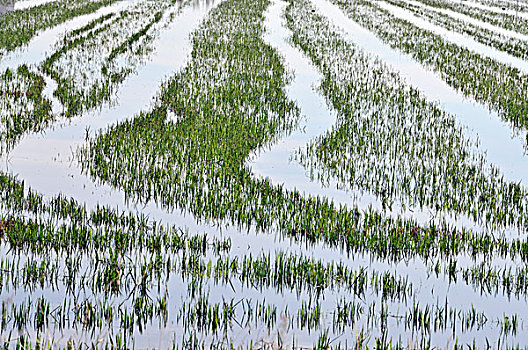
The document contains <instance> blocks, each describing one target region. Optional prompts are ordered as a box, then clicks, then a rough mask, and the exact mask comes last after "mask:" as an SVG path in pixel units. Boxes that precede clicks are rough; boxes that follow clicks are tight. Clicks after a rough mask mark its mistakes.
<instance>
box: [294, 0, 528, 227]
mask: <svg viewBox="0 0 528 350" xmlns="http://www.w3.org/2000/svg"><path fill="white" fill-rule="evenodd" d="M311 9H312V8H311V7H310V4H309V2H307V1H298V2H295V3H293V2H292V4H291V6H290V7H289V8H288V16H287V18H288V25H289V27H290V28H291V30H292V32H293V36H292V41H293V43H294V44H295V45H296V46H297V47H299V49H301V50H302V51H303V52H304V53H305V54H306V55H308V56H309V57H310V59H311V60H312V62H314V64H315V65H316V66H317V67H318V68H319V69H320V70H321V72H322V74H323V80H322V82H321V84H320V91H321V92H322V93H323V94H324V95H325V97H326V98H327V99H328V102H329V104H330V105H331V106H332V107H333V108H334V109H336V110H337V112H338V114H337V119H338V120H337V123H336V125H335V126H333V127H332V129H331V130H330V131H328V132H327V133H326V134H324V135H322V136H319V137H317V138H316V139H314V140H312V141H311V142H310V143H309V144H308V145H307V146H306V148H305V149H302V150H300V151H298V152H297V153H296V159H297V160H298V161H299V162H300V163H301V164H302V165H303V166H305V167H306V168H307V170H308V171H309V173H310V174H311V176H312V178H314V177H315V178H317V179H318V180H320V181H322V182H323V183H325V182H326V181H327V180H328V179H337V180H338V182H339V183H340V184H341V185H342V186H344V187H345V188H347V189H350V190H353V191H361V192H363V191H365V192H370V193H373V194H375V195H376V196H377V197H378V198H380V200H381V201H382V203H383V204H384V205H386V206H388V207H389V208H391V206H392V203H393V201H395V200H399V201H400V202H403V203H410V204H411V205H413V206H418V207H420V208H422V209H423V208H424V207H425V208H432V209H433V210H435V211H436V212H448V213H453V212H454V213H456V214H465V215H466V216H467V217H469V218H471V219H473V220H474V221H475V222H478V223H485V224H486V225H490V226H493V227H495V226H507V225H512V224H513V225H516V226H518V227H524V226H525V225H526V219H527V218H526V213H527V211H526V209H527V205H528V203H527V202H526V190H525V188H524V187H523V186H521V185H519V184H516V183H509V182H507V181H506V180H504V178H503V177H502V175H500V173H499V171H498V170H497V169H494V168H493V167H490V166H488V165H487V164H486V161H485V157H484V154H483V152H480V151H478V149H477V150H475V149H476V148H477V146H476V144H475V143H473V142H471V141H470V140H468V139H467V138H466V137H465V136H464V135H463V130H462V129H461V128H460V127H457V126H456V124H455V121H454V117H453V116H451V115H448V114H446V113H445V112H443V111H442V110H441V109H440V107H439V106H438V105H437V104H435V103H430V102H427V101H426V100H425V98H424V97H423V96H422V95H421V94H420V93H419V92H418V91H417V90H415V89H414V88H410V87H408V85H406V84H405V82H403V81H402V79H401V78H400V77H399V76H398V75H397V74H395V73H393V72H392V71H391V70H390V69H389V68H388V67H387V66H386V65H385V64H383V63H382V62H380V61H379V60H377V59H374V58H371V57H369V56H368V55H367V54H366V53H365V52H363V51H361V50H360V49H358V48H357V47H356V46H355V45H353V44H352V43H349V42H347V41H346V40H344V39H343V37H342V36H341V35H340V34H338V33H337V32H336V31H335V29H334V28H332V27H331V26H330V24H329V22H328V21H326V20H325V19H324V18H323V17H321V16H318V15H317V14H316V13H315V12H313V11H311ZM417 158H419V159H420V162H419V164H417V163H416V159H417Z"/></svg>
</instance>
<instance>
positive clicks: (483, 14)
mask: <svg viewBox="0 0 528 350" xmlns="http://www.w3.org/2000/svg"><path fill="white" fill-rule="evenodd" d="M418 1H420V2H422V3H424V4H426V5H429V6H432V7H436V8H441V9H448V10H451V11H455V12H458V13H462V14H464V15H466V16H470V17H473V18H475V19H478V20H481V21H484V22H487V23H490V24H493V25H495V26H497V27H502V28H504V29H508V30H512V31H515V32H519V33H523V34H528V20H527V19H525V18H524V17H519V16H516V15H512V14H509V13H506V12H504V11H501V9H499V8H497V10H496V11H492V10H490V9H485V8H478V7H474V6H470V5H467V4H465V3H464V2H463V1H457V2H453V1H446V0H418ZM511 7H512V6H511V5H510V6H509V8H511ZM504 8H505V7H504ZM513 9H514V10H518V8H517V7H514V8H513Z"/></svg>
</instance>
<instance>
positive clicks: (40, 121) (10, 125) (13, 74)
mask: <svg viewBox="0 0 528 350" xmlns="http://www.w3.org/2000/svg"><path fill="white" fill-rule="evenodd" d="M44 87H45V81H44V78H43V77H42V76H40V75H39V74H36V73H34V72H32V71H30V70H29V68H28V67H27V66H26V65H21V66H19V67H18V68H17V69H16V70H11V69H6V70H5V71H4V72H3V73H1V74H0V152H1V153H3V152H5V151H9V150H10V149H11V148H12V147H13V146H14V144H15V143H16V142H17V141H18V140H19V139H20V137H21V136H22V135H24V134H26V133H28V132H38V131H40V130H42V128H43V127H45V126H46V125H48V124H49V122H50V121H51V120H52V118H53V115H52V112H51V103H50V101H49V100H48V99H47V98H45V97H43V95H42V91H43V90H44Z"/></svg>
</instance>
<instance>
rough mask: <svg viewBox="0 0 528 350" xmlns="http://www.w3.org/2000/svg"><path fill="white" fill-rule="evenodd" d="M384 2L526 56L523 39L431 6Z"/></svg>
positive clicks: (526, 45)
mask: <svg viewBox="0 0 528 350" xmlns="http://www.w3.org/2000/svg"><path fill="white" fill-rule="evenodd" d="M386 2H388V3H389V4H392V5H395V6H399V7H401V8H404V9H406V10H409V11H410V12H411V13H412V14H414V15H416V16H418V17H420V18H424V19H426V20H429V21H430V22H431V23H433V24H435V25H438V26H441V27H444V28H446V29H447V30H450V31H454V32H457V33H461V34H464V35H469V36H470V37H471V38H473V39H474V40H476V41H478V42H480V43H482V44H484V45H488V46H491V47H493V48H495V49H497V50H500V51H504V52H507V53H509V54H510V55H512V56H515V57H519V58H520V59H523V60H525V59H527V58H528V42H526V41H525V40H520V39H517V38H514V37H509V36H506V35H503V34H500V33H497V32H495V31H492V30H490V29H487V28H483V27H481V26H477V25H474V24H472V23H467V22H465V21H462V20H459V19H457V18H454V17H452V16H449V15H447V14H443V13H441V12H438V11H435V10H434V9H431V8H424V7H422V6H418V5H414V4H411V3H407V2H405V1H401V0H386Z"/></svg>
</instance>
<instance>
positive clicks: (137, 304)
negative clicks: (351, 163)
mask: <svg viewBox="0 0 528 350" xmlns="http://www.w3.org/2000/svg"><path fill="white" fill-rule="evenodd" d="M263 258H264V260H266V259H267V258H266V257H265V256H263ZM184 259H187V261H188V263H186V262H184V261H181V262H179V265H181V267H180V270H181V271H182V272H184V271H183V269H185V272H184V273H185V274H187V273H189V272H190V273H191V275H192V276H191V277H189V278H187V280H188V281H189V283H190V285H191V284H196V281H197V280H196V278H197V279H198V280H201V279H203V278H204V275H210V276H211V277H209V278H211V279H212V278H213V274H216V273H217V272H212V271H213V270H214V271H217V270H216V268H211V262H208V263H202V268H198V269H197V268H195V267H194V266H191V265H192V264H193V263H194V262H196V261H197V260H196V259H195V258H193V257H192V256H187V257H184ZM244 259H250V258H247V257H245V258H244ZM140 260H141V259H140ZM147 260H148V259H147ZM160 260H161V261H165V259H164V258H161V259H160ZM143 264H146V265H145V266H146V268H147V270H143V267H140V268H139V270H142V271H141V275H142V276H149V275H157V274H158V272H157V270H156V269H158V268H156V267H153V266H154V265H153V264H151V263H148V262H147V261H144V262H143ZM217 264H218V263H217ZM256 264H260V262H258V261H256ZM131 265H133V264H131ZM229 269H231V270H232V271H236V270H237V269H240V271H239V272H237V273H238V274H239V275H240V276H243V275H247V274H250V273H257V274H259V273H260V272H258V270H257V269H255V268H252V269H249V270H244V269H243V268H241V267H236V266H230V267H229ZM163 270H164V269H163V268H162V269H161V271H163ZM253 271H257V272H253ZM182 272H179V271H175V272H174V274H175V275H179V274H180V273H182ZM129 273H130V272H126V271H125V272H123V273H122V275H128V274H129ZM93 274H94V273H93V272H91V271H88V272H86V273H85V275H86V276H91V275H93ZM376 276H380V274H377V273H376V272H373V275H372V277H371V281H372V283H371V286H373V287H372V288H373V290H372V291H370V292H368V293H364V295H357V297H359V300H363V298H364V297H365V296H369V297H372V294H371V293H372V292H374V295H379V294H381V293H382V291H381V290H379V289H376V288H379V287H376V282H375V280H376V278H377V277H376ZM215 278H216V277H215ZM220 279H221V280H222V281H223V284H224V285H225V286H227V285H231V286H232V285H233V283H235V285H238V282H236V278H233V277H232V276H226V277H222V278H220ZM159 280H160V281H163V282H164V283H168V282H169V279H168V277H161V278H159ZM254 281H255V282H253V283H251V284H248V286H247V288H250V289H257V290H262V288H263V287H264V288H266V283H265V282H264V283H259V282H258V281H257V280H254ZM336 281H337V282H338V283H340V281H341V278H339V277H338V276H336ZM314 282H316V281H314ZM240 283H243V282H240ZM311 283H313V282H311ZM128 284H130V281H129V282H128ZM198 284H199V285H204V284H203V282H201V283H200V282H199V283H198ZM190 285H189V287H188V288H189V289H190V288H191V287H190ZM329 288H330V287H329ZM151 289H152V287H149V288H147V292H146V293H145V292H142V291H141V288H140V289H139V291H140V292H139V293H133V291H132V292H130V295H129V297H127V299H126V300H127V301H126V303H125V302H119V300H113V301H112V300H110V299H107V297H106V296H104V295H105V294H106V293H103V295H102V298H103V299H100V300H99V301H97V299H95V300H94V298H93V297H90V298H88V299H85V298H79V297H78V296H77V297H75V295H78V292H72V293H67V294H66V295H72V294H73V296H74V299H73V300H72V299H68V298H65V299H64V301H63V302H62V303H60V305H56V306H55V305H53V306H50V303H49V302H48V301H46V300H45V299H44V298H39V299H37V303H36V304H35V302H33V301H32V300H31V298H28V299H27V302H26V301H23V302H22V303H21V304H16V305H15V304H2V309H1V310H2V312H1V313H0V315H2V317H1V320H2V322H1V323H0V324H2V331H5V330H6V329H9V327H10V326H13V327H14V328H17V329H20V330H25V329H28V328H30V327H35V328H36V329H38V330H40V331H44V330H46V327H48V326H49V325H51V326H53V327H56V328H58V329H68V328H75V327H81V328H83V329H85V330H90V331H95V330H98V329H104V328H105V327H111V326H112V325H119V328H120V329H121V331H126V332H127V333H129V334H130V335H133V334H134V333H135V332H140V333H141V332H142V329H144V327H145V325H146V324H148V323H151V322H152V320H156V319H157V320H159V322H160V323H159V327H165V325H166V323H167V320H168V319H169V317H170V313H171V311H170V310H173V309H174V306H173V305H172V303H173V302H174V299H172V302H171V299H169V298H168V295H167V291H165V292H162V294H161V295H158V296H156V295H151V294H150V292H149V290H151ZM331 289H333V288H331ZM275 290H276V291H277V292H278V293H282V289H281V288H277V287H275ZM128 292H129V291H122V294H124V295H126V294H127V293H128ZM204 292H205V291H204V290H203V288H199V289H198V290H193V291H192V292H191V291H190V293H189V297H190V298H191V300H190V301H189V302H183V305H182V306H181V307H179V308H178V309H179V310H180V311H177V312H176V314H177V315H178V316H177V319H178V320H179V321H178V322H179V323H181V324H182V325H183V327H184V328H186V329H187V328H197V329H199V330H200V331H201V332H203V333H204V335H208V334H210V333H213V334H215V333H221V334H225V333H227V331H228V330H231V328H232V327H233V326H235V327H236V326H237V325H238V326H240V327H242V328H244V327H250V326H252V323H253V322H254V323H255V326H256V325H257V324H263V325H265V326H266V327H267V329H268V330H269V329H270V328H273V327H274V325H276V323H277V322H278V315H279V312H277V308H276V306H274V305H273V304H265V303H257V304H256V305H254V303H252V301H251V300H248V299H244V298H242V299H241V300H238V299H237V301H235V300H234V299H231V300H227V301H226V300H225V299H224V300H223V302H221V303H215V304H213V305H211V304H210V303H209V301H208V298H207V297H204V296H203V295H204V294H203V293H204ZM107 293H109V292H107ZM296 293H297V295H299V296H300V295H301V293H300V292H299V291H297V292H296ZM154 294H155V293H154ZM354 295H355V294H354ZM374 299H376V298H374ZM317 300H319V299H318V298H315V299H312V298H310V299H309V301H308V302H306V301H302V300H301V302H300V307H299V309H298V310H297V312H295V310H293V309H290V310H292V313H291V314H288V311H287V310H288V309H286V311H285V312H280V315H281V316H284V315H286V316H287V318H288V323H289V327H288V328H289V329H299V330H303V329H305V328H306V329H308V330H310V331H314V330H317V329H320V327H321V326H322V325H324V324H325V322H326V321H324V320H325V318H324V317H325V316H324V314H327V313H329V312H330V314H331V315H333V316H332V329H333V330H334V333H337V334H340V333H342V332H345V331H347V330H350V329H354V328H355V326H357V325H358V324H361V323H363V324H364V325H365V326H366V327H367V328H366V329H367V330H369V332H370V330H374V329H379V328H380V327H382V328H384V329H390V328H389V327H388V326H387V324H388V321H389V319H391V320H395V321H396V325H398V324H400V323H401V324H402V325H403V329H404V330H412V331H413V332H417V333H418V334H421V335H430V334H431V333H438V332H445V331H448V334H453V337H454V336H455V335H456V334H457V333H458V332H462V333H464V332H471V331H478V330H481V329H483V327H484V326H486V325H487V322H488V318H487V317H486V316H485V315H484V314H483V313H482V312H477V311H476V310H475V308H471V309H470V310H468V311H463V310H457V309H454V308H452V307H449V308H448V305H447V300H446V301H445V304H439V303H438V302H437V304H436V306H435V305H432V306H430V305H427V304H426V305H425V308H420V307H419V304H418V303H416V301H414V300H413V304H412V306H409V308H408V309H407V311H405V313H404V314H399V313H397V314H393V313H392V312H389V309H390V308H389V307H388V304H386V302H388V301H389V300H390V299H384V298H382V303H381V304H378V306H379V307H377V306H376V305H377V304H376V302H374V303H373V304H368V305H364V301H361V302H356V301H353V302H351V301H348V300H346V299H340V300H338V302H337V306H336V309H335V310H334V311H331V310H330V311H328V310H327V311H325V312H323V310H322V309H321V306H320V305H319V302H318V301H317ZM396 300H398V299H396ZM402 300H403V301H405V296H404V297H403V299H402ZM241 309H242V310H241ZM398 309H399V307H398ZM50 310H52V311H50ZM240 311H241V313H240ZM33 315H34V317H33ZM173 316H174V315H173ZM516 317H517V316H515V318H512V319H514V320H515V319H516ZM33 320H34V322H35V323H32V321H33ZM516 324H517V323H513V324H512V325H510V326H508V325H507V324H506V326H504V325H501V332H504V331H503V329H504V328H506V327H510V328H508V329H509V330H510V331H512V330H513V329H514V328H513V327H516ZM490 326H493V325H490ZM511 333H514V332H511Z"/></svg>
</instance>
